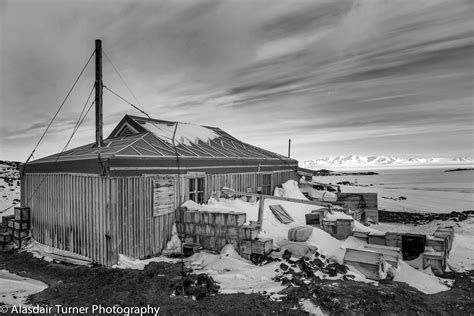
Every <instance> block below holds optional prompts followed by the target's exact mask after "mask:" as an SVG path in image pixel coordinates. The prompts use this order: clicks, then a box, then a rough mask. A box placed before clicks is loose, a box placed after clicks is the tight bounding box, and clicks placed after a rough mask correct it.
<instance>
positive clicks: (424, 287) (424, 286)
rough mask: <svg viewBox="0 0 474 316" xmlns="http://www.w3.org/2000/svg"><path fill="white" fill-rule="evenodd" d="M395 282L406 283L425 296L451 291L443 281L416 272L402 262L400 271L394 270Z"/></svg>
mask: <svg viewBox="0 0 474 316" xmlns="http://www.w3.org/2000/svg"><path fill="white" fill-rule="evenodd" d="M393 280H394V281H399V282H405V283H407V284H409V285H410V286H412V287H414V288H416V289H418V290H420V291H421V292H423V293H425V294H435V293H438V292H443V291H447V290H449V289H450V287H448V286H446V285H445V284H443V282H444V280H443V279H441V278H438V277H437V276H434V275H429V274H426V273H423V271H419V270H416V269H415V268H412V267H410V266H409V265H408V263H406V262H404V261H400V262H399V264H398V269H395V270H394V279H393Z"/></svg>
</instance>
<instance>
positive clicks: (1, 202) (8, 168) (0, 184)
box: [0, 161, 20, 216]
mask: <svg viewBox="0 0 474 316" xmlns="http://www.w3.org/2000/svg"><path fill="white" fill-rule="evenodd" d="M19 178H20V174H19V172H18V165H17V163H15V162H10V161H0V216H2V215H12V214H13V206H15V205H19V203H20V185H19ZM9 207H11V208H9ZM7 208H9V209H8V210H6V211H5V212H3V213H2V211H3V210H5V209H7Z"/></svg>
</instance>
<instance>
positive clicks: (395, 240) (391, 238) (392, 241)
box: [385, 232, 403, 248]
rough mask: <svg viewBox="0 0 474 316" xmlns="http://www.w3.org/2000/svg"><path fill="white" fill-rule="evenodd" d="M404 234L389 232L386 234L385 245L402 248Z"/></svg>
mask: <svg viewBox="0 0 474 316" xmlns="http://www.w3.org/2000/svg"><path fill="white" fill-rule="evenodd" d="M402 236H403V233H395V232H387V233H385V245H387V246H390V247H398V248H401V247H402Z"/></svg>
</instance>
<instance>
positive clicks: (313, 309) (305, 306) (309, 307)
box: [300, 299, 327, 316]
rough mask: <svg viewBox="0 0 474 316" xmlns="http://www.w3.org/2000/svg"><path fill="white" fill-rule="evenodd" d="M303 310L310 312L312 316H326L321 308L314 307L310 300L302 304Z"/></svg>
mask: <svg viewBox="0 0 474 316" xmlns="http://www.w3.org/2000/svg"><path fill="white" fill-rule="evenodd" d="M300 306H301V309H302V310H304V311H305V312H308V313H309V314H310V315H317V316H324V315H327V314H325V313H324V312H323V311H322V310H321V308H320V307H319V306H316V305H314V303H313V302H312V301H311V300H310V299H306V300H303V301H301V302H300Z"/></svg>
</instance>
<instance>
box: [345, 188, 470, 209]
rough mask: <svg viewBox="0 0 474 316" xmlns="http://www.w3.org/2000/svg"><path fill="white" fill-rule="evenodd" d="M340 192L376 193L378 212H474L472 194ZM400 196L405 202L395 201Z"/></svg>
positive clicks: (381, 190) (348, 190)
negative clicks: (404, 198)
mask: <svg viewBox="0 0 474 316" xmlns="http://www.w3.org/2000/svg"><path fill="white" fill-rule="evenodd" d="M341 191H342V192H345V193H377V197H378V206H379V210H386V211H392V212H432V213H449V212H452V211H458V212H459V211H466V210H474V195H473V194H472V193H461V192H452V191H430V190H409V189H386V188H381V187H376V186H370V187H365V186H341ZM400 196H403V197H406V200H397V198H398V197H400ZM390 198H394V199H396V200H393V199H390Z"/></svg>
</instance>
